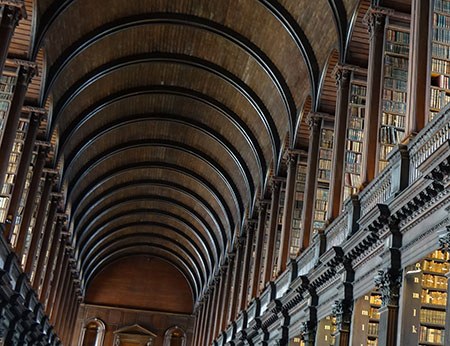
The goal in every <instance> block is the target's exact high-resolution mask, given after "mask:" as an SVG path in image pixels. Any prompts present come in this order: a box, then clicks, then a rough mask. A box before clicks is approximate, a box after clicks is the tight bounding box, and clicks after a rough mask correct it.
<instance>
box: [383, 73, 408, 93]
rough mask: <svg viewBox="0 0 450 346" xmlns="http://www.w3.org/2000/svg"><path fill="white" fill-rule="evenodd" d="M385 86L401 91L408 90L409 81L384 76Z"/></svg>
mask: <svg viewBox="0 0 450 346" xmlns="http://www.w3.org/2000/svg"><path fill="white" fill-rule="evenodd" d="M384 87H385V88H389V89H396V90H401V91H406V90H407V89H408V83H407V81H406V80H405V79H404V78H403V79H394V78H389V77H386V76H385V77H384Z"/></svg>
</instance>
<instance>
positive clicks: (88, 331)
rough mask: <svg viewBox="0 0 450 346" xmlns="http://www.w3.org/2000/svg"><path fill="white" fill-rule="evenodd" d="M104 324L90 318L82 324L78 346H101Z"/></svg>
mask: <svg viewBox="0 0 450 346" xmlns="http://www.w3.org/2000/svg"><path fill="white" fill-rule="evenodd" d="M104 337H105V324H104V323H103V321H102V320H99V319H98V318H92V319H89V320H87V321H86V322H85V323H84V326H83V329H82V330H81V336H80V343H79V346H103V339H104Z"/></svg>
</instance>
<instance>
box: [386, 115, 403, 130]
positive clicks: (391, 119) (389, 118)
mask: <svg viewBox="0 0 450 346" xmlns="http://www.w3.org/2000/svg"><path fill="white" fill-rule="evenodd" d="M405 119H406V117H405V116H404V115H399V114H392V113H385V112H383V114H382V115H381V123H382V124H383V125H390V126H395V127H402V128H403V127H405Z"/></svg>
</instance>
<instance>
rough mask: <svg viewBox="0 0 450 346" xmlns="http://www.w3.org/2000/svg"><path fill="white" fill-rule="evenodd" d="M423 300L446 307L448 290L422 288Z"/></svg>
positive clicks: (425, 302)
mask: <svg viewBox="0 0 450 346" xmlns="http://www.w3.org/2000/svg"><path fill="white" fill-rule="evenodd" d="M421 297H422V298H421V302H422V303H423V304H432V305H439V306H442V307H445V306H446V304H447V292H440V291H430V290H422V295H421Z"/></svg>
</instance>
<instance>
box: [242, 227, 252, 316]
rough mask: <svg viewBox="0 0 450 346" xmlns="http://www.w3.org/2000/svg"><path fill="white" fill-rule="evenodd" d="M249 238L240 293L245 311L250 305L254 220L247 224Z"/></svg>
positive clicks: (246, 244)
mask: <svg viewBox="0 0 450 346" xmlns="http://www.w3.org/2000/svg"><path fill="white" fill-rule="evenodd" d="M246 228H247V232H246V233H247V238H246V242H245V254H244V265H243V267H244V268H243V271H242V285H241V293H240V302H241V304H240V310H245V309H246V308H247V303H248V284H249V281H250V280H249V275H250V262H251V259H252V252H253V241H254V236H255V223H254V221H253V220H249V221H248V222H247V226H246Z"/></svg>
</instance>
